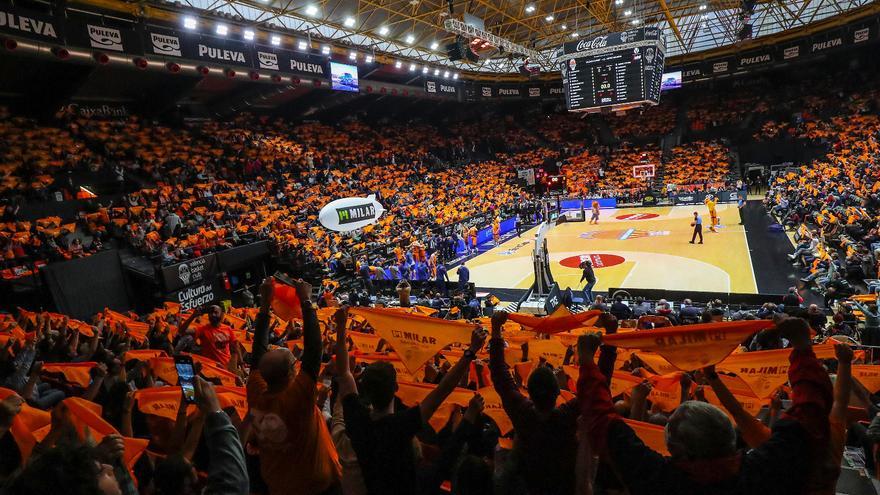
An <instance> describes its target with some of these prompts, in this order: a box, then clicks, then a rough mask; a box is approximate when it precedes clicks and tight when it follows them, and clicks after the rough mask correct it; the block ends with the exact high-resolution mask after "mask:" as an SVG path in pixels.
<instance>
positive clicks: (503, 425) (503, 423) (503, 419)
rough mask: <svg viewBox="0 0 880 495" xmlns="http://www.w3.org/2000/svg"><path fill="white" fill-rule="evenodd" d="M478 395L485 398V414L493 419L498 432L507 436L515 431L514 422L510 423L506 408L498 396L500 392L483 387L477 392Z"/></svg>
mask: <svg viewBox="0 0 880 495" xmlns="http://www.w3.org/2000/svg"><path fill="white" fill-rule="evenodd" d="M477 393H478V394H480V395H482V396H483V401H484V408H483V414H485V415H486V416H489V417H490V418H492V421H494V422H495V424H496V425H498V430H499V431H500V432H501V435H502V436H503V435H507V433H508V432H510V430H512V429H513V422H511V421H510V418H509V417H508V416H507V413H506V412H505V411H504V406H502V405H501V397H500V396H499V395H498V392H496V391H495V388H493V387H483V388H481V389H480V390H477Z"/></svg>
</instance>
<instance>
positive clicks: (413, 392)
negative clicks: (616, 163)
mask: <svg viewBox="0 0 880 495" xmlns="http://www.w3.org/2000/svg"><path fill="white" fill-rule="evenodd" d="M435 388H437V385H433V384H430V383H414V382H402V381H400V380H398V381H397V394H396V395H397V397H398V398H400V401H401V402H403V403H404V404H405V405H406V406H407V407H413V406H415V405H416V404H418V403H420V402H422V401H423V400H425V397H427V396H428V394H429V393H431V391H432V390H434V389H435ZM473 396H474V391H473V390H468V389H466V388H458V387H456V388H455V389H454V390H453V391H452V393H451V394H449V397H447V398H446V399H445V400H444V401H443V403H442V404H440V407H439V408H437V412H435V413H434V415H433V416H431V419H430V420H428V424H430V425H431V427H432V428H434V430H435V431H437V430H440V429H442V428H443V426H445V425H446V423H447V422H448V421H449V416H450V414H451V413H452V411H453V410H454V409H455V406H459V407H467V405H468V402H470V400H471V397H473Z"/></svg>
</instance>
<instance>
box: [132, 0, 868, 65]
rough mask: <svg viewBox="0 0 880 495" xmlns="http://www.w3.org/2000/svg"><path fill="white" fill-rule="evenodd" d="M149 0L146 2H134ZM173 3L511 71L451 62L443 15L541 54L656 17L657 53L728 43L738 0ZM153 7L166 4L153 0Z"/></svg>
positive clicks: (774, 27)
mask: <svg viewBox="0 0 880 495" xmlns="http://www.w3.org/2000/svg"><path fill="white" fill-rule="evenodd" d="M142 3H152V4H155V3H156V2H142ZM173 3H174V4H176V5H181V6H184V7H189V8H194V9H199V10H203V11H208V12H211V13H214V14H219V15H224V16H233V17H235V18H236V19H240V20H242V21H244V22H250V23H254V24H264V25H265V24H266V23H271V24H274V25H275V26H277V27H280V28H285V29H288V30H291V31H294V32H298V33H301V34H303V35H306V36H309V37H311V38H312V39H318V40H322V39H323V40H330V41H334V42H336V43H341V44H346V45H351V46H353V47H358V48H359V49H362V50H372V51H374V52H376V53H384V54H388V55H391V56H397V57H401V58H404V59H408V60H411V61H416V62H419V61H420V62H425V63H430V64H435V65H437V64H439V65H447V66H450V67H454V68H455V69H457V70H464V71H476V72H495V73H498V72H502V73H504V72H516V71H517V69H518V67H519V65H521V62H522V59H521V58H520V57H511V56H499V57H495V58H490V59H486V60H483V61H481V62H479V63H475V64H474V63H466V62H461V61H457V62H452V61H449V59H448V57H447V56H446V53H445V45H446V44H448V43H451V42H452V41H454V38H455V37H454V35H453V34H451V33H449V32H448V31H446V30H445V29H444V27H443V22H444V21H445V20H446V19H447V18H449V16H450V4H451V8H452V12H453V14H452V15H454V16H456V17H458V18H460V16H461V14H462V13H463V12H465V11H466V12H467V13H469V14H471V15H474V16H476V17H479V18H481V19H483V21H484V22H485V28H486V30H487V31H489V32H491V33H493V34H495V35H497V36H500V37H503V38H506V39H508V40H510V41H513V42H515V43H518V44H520V45H523V46H526V47H529V48H534V49H535V50H538V51H539V52H541V53H542V55H543V60H541V61H539V62H540V63H541V64H542V66H543V68H544V69H545V70H551V69H553V58H552V56H551V52H552V50H553V49H555V48H556V47H557V46H559V45H560V44H561V43H563V42H565V41H572V40H576V39H579V38H588V37H592V36H596V35H600V34H603V33H607V32H612V31H619V30H624V29H628V28H630V27H633V26H645V25H656V26H658V27H660V28H662V29H664V31H665V32H666V35H667V58H668V57H674V56H677V55H687V54H692V53H696V52H700V51H704V50H710V49H713V48H719V47H723V46H727V45H731V44H734V43H736V42H737V40H738V32H739V30H740V28H741V26H742V22H741V20H740V13H741V8H742V0H178V1H176V2H173ZM869 3H872V0H776V1H761V2H758V3H757V4H756V6H755V12H754V14H753V15H752V17H751V22H752V25H753V37H755V38H760V37H762V36H767V35H771V34H776V33H779V32H782V31H785V30H789V29H794V28H798V27H802V26H806V25H808V24H810V23H812V22H815V21H819V20H822V19H826V18H828V17H832V16H835V15H837V14H841V13H845V12H847V11H849V10H852V9H855V8H857V7H861V6H863V5H866V4H869ZM160 5H168V2H161V3H160Z"/></svg>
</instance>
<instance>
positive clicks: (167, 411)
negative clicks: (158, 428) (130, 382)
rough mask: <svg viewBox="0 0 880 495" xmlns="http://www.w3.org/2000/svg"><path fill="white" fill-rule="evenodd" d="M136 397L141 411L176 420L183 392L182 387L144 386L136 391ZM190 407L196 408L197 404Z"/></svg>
mask: <svg viewBox="0 0 880 495" xmlns="http://www.w3.org/2000/svg"><path fill="white" fill-rule="evenodd" d="M134 399H135V402H136V403H137V407H138V410H139V411H140V412H142V413H144V414H152V415H154V416H159V417H162V418H166V419H170V420H171V421H174V420H175V419H177V410H178V409H180V402H181V399H182V392H181V391H180V387H152V388H142V389H139V390H137V391H136V392H135V393H134ZM189 407H190V408H192V409H193V411H194V410H195V405H192V404H191V405H190V406H189Z"/></svg>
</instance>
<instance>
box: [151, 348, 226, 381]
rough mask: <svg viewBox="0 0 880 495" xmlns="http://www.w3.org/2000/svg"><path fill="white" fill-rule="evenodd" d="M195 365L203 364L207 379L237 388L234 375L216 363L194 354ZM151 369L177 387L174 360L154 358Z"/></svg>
mask: <svg viewBox="0 0 880 495" xmlns="http://www.w3.org/2000/svg"><path fill="white" fill-rule="evenodd" d="M191 356H192V360H193V363H201V365H202V370H201V375H202V376H204V377H205V378H216V379H217V380H220V384H221V385H225V386H229V387H235V386H236V385H238V383H237V381H236V379H235V378H236V377H235V375H234V374H233V373H231V372H229V371H226V370H225V369H223V368H221V367H220V366H219V364H218V363H217V362H216V361H213V360H211V359H208V358H205V357H202V356H199V355H196V354H193V355H191ZM149 364H150V369H151V370H153V375H154V376H155V377H157V378H159V379H160V380H162V381H163V382H165V383H167V384H168V385H177V368H176V367H175V366H174V358H171V357H164V356H159V357H154V358H150V359H149Z"/></svg>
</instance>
